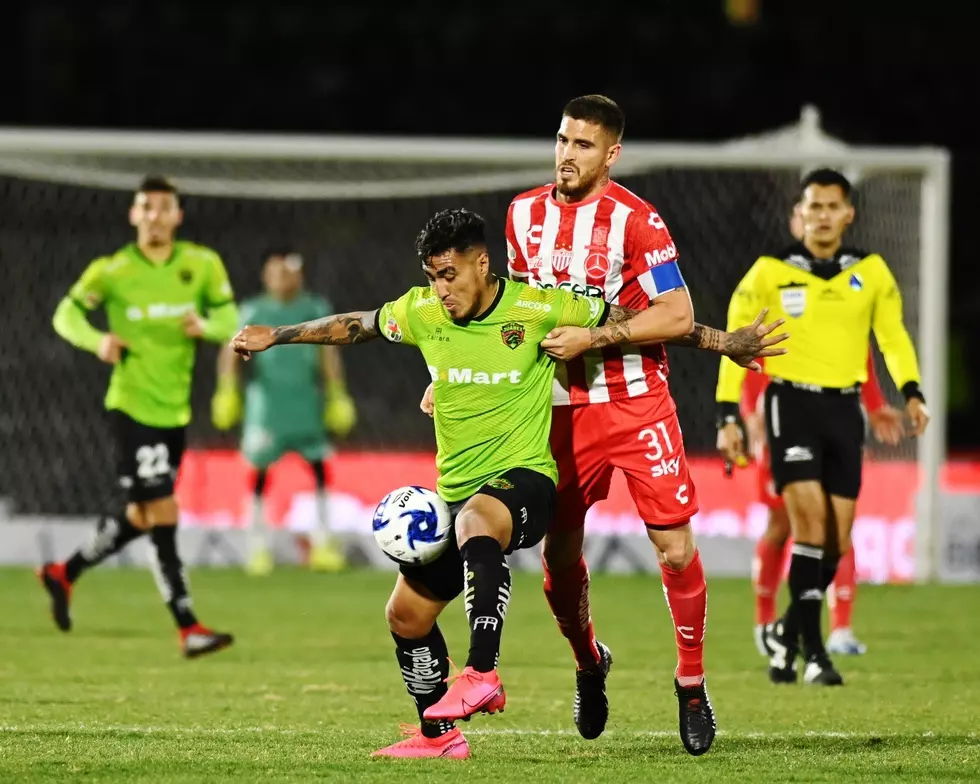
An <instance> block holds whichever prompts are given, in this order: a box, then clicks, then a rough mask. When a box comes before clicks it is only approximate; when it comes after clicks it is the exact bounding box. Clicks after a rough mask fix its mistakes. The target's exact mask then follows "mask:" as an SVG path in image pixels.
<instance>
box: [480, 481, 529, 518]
mask: <svg viewBox="0 0 980 784" xmlns="http://www.w3.org/2000/svg"><path fill="white" fill-rule="evenodd" d="M487 487H492V488H493V489H494V490H513V489H514V483H513V482H511V481H510V480H509V479H504V478H503V477H502V476H498V477H497V478H496V479H491V480H490V481H489V482H487ZM524 514H525V516H526V515H527V511H526V510H525V513H524Z"/></svg>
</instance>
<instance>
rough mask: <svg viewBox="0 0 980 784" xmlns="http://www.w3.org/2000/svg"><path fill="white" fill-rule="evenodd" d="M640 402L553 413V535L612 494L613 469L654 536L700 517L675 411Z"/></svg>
mask: <svg viewBox="0 0 980 784" xmlns="http://www.w3.org/2000/svg"><path fill="white" fill-rule="evenodd" d="M663 408H664V405H663V400H662V399H661V398H659V397H658V396H655V395H644V396H643V397H635V398H630V399H627V400H619V401H615V402H611V403H593V404H591V405H584V406H555V408H554V409H553V418H552V424H551V452H552V454H553V455H554V457H555V461H556V462H557V463H558V503H557V507H556V510H555V516H554V519H553V520H552V523H551V528H552V530H557V531H574V530H577V529H579V528H581V527H582V526H584V525H585V513H586V512H587V511H588V510H589V507H591V506H592V504H594V503H595V502H596V501H602V500H603V499H605V498H606V497H607V496H608V495H609V483H610V481H611V479H612V473H613V469H616V468H618V469H619V470H621V471H622V472H623V473H624V474H625V475H626V484H627V486H628V487H629V491H630V495H631V496H633V502H634V503H635V504H636V511H637V512H638V513H639V515H640V519H642V520H643V522H644V523H645V524H646V525H647V527H648V528H653V529H668V528H678V527H680V526H682V525H684V524H685V523H687V522H688V520H690V518H691V517H692V516H693V515H694V514H695V513H696V512H697V511H698V495H697V491H696V490H695V487H694V481H693V479H692V478H691V474H690V470H689V468H688V464H687V457H686V455H685V454H684V442H683V438H682V436H681V426H680V422H679V421H678V420H677V414H676V412H674V413H671V414H669V415H668V416H666V417H665V416H663Z"/></svg>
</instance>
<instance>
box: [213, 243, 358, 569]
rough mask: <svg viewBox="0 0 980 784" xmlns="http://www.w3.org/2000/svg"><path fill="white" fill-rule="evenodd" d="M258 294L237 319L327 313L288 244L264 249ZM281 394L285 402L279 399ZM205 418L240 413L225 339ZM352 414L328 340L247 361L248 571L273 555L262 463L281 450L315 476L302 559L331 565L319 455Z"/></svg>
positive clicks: (226, 421)
mask: <svg viewBox="0 0 980 784" xmlns="http://www.w3.org/2000/svg"><path fill="white" fill-rule="evenodd" d="M262 284H263V287H264V289H265V293H264V294H262V295H260V296H257V297H254V298H252V299H248V300H245V301H244V302H243V303H242V307H241V317H240V319H239V320H240V322H241V324H242V325H245V324H248V323H259V324H270V325H273V326H278V325H281V324H295V323H296V322H300V321H309V320H313V319H320V318H326V317H327V316H330V315H331V314H332V313H333V309H332V308H331V306H330V304H329V303H328V302H327V301H326V300H325V299H324V298H323V297H319V296H316V295H314V294H310V293H308V292H306V291H304V290H303V259H302V257H301V256H300V255H299V254H298V253H296V252H295V251H294V250H291V249H281V250H277V251H273V252H270V253H268V254H267V255H266V258H265V263H264V265H263V267H262ZM284 398H288V399H289V405H288V406H283V405H282V404H281V401H282V400H283V399H284ZM211 418H212V421H213V422H214V425H215V427H217V428H218V429H219V430H227V429H229V428H231V427H233V426H235V425H236V424H238V422H239V420H240V419H241V418H242V397H241V393H240V392H239V379H238V355H237V354H236V353H235V352H234V351H233V350H232V348H231V347H230V346H226V347H225V349H224V350H222V352H221V354H220V355H219V357H218V388H217V391H216V392H215V394H214V398H213V399H212V402H211ZM355 420H356V412H355V409H354V404H353V402H352V401H351V398H350V396H349V395H348V394H347V390H346V387H345V384H344V376H343V365H342V363H341V359H340V350H339V349H338V348H337V347H336V346H302V347H300V348H297V349H295V350H294V351H275V352H272V353H269V354H262V355H261V356H260V357H257V358H256V361H255V362H254V363H252V373H251V378H250V379H249V381H248V383H247V384H246V387H245V400H244V422H243V425H242V441H241V450H242V454H243V456H244V457H245V459H246V460H247V461H248V463H249V465H251V466H253V467H254V468H255V469H256V472H255V483H254V485H253V497H252V508H251V512H250V519H249V528H248V533H249V537H248V538H249V545H248V547H249V554H248V562H247V568H248V571H249V572H250V573H251V574H259V575H261V574H268V573H269V572H270V571H271V570H272V566H273V560H272V556H271V554H270V552H269V547H268V544H267V542H266V537H265V524H264V517H263V511H262V506H263V505H262V493H263V490H264V488H265V484H266V472H267V470H268V469H269V467H270V466H271V465H272V464H273V463H275V462H276V461H277V460H278V459H279V458H280V457H282V456H283V455H284V454H286V453H287V452H296V453H298V454H299V455H301V456H302V457H303V458H304V459H305V460H306V461H307V463H309V466H310V469H311V471H312V473H313V476H314V478H315V480H316V514H317V520H316V527H315V529H314V531H313V536H312V542H311V544H312V547H311V549H310V556H309V565H310V567H311V568H313V569H320V570H326V571H335V570H337V569H340V568H342V567H343V566H344V556H343V553H342V552H341V551H340V549H339V547H338V546H337V543H336V542H335V541H334V540H332V539H331V537H330V535H329V516H328V503H327V501H328V499H327V476H326V468H325V466H324V459H325V458H327V457H328V456H329V451H330V443H329V440H328V433H332V434H333V435H335V436H338V437H341V438H342V437H343V436H345V435H347V433H349V432H350V430H351V428H352V427H353V426H354V424H355Z"/></svg>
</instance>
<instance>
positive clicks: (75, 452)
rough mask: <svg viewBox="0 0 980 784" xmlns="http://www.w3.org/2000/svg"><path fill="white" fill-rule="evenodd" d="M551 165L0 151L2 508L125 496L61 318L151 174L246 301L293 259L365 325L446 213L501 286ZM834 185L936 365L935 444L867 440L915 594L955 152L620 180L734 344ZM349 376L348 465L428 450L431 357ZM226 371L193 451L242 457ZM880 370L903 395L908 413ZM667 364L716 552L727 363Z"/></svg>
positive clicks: (856, 238) (200, 419)
mask: <svg viewBox="0 0 980 784" xmlns="http://www.w3.org/2000/svg"><path fill="white" fill-rule="evenodd" d="M804 130H805V129H804ZM552 154H553V153H552V150H551V145H550V143H549V142H548V141H547V140H544V141H527V142H525V141H504V140H463V139H399V138H360V137H323V138H319V137H317V138H314V137H283V136H278V137H263V136H249V135H234V134H226V135H206V134H173V133H109V132H105V133H103V132H48V131H14V130H8V131H3V132H0V210H2V215H3V221H2V224H0V252H2V262H3V268H4V280H5V285H4V303H5V306H4V308H3V309H2V311H0V324H2V329H3V334H4V335H5V336H6V340H5V347H4V350H3V353H2V361H0V367H2V372H0V421H2V422H3V434H4V449H3V450H2V451H0V496H6V497H9V498H12V499H13V502H14V503H15V505H16V507H17V508H18V509H19V510H21V511H24V512H36V513H46V514H79V513H82V512H85V513H89V512H93V511H98V509H99V508H100V505H102V504H103V503H104V489H105V488H106V487H111V486H112V481H113V472H112V465H113V461H112V458H111V449H112V445H111V443H110V442H109V440H108V434H107V429H106V428H105V427H104V423H103V421H102V419H101V417H100V414H99V411H100V400H101V395H102V393H103V390H104V384H105V382H106V379H107V373H108V371H107V369H106V368H105V366H102V365H100V363H98V362H95V361H93V359H92V358H91V357H88V356H84V355H81V354H80V353H79V352H76V351H73V350H71V349H70V348H69V347H67V346H65V345H64V344H63V343H62V342H61V341H60V339H59V338H57V336H55V335H54V333H53V331H52V330H51V327H50V320H51V315H52V312H53V310H54V307H55V305H56V303H57V302H58V300H59V299H60V298H61V297H62V296H63V295H64V293H65V292H66V291H67V289H68V287H69V286H70V285H71V283H72V282H73V281H74V280H75V279H76V278H77V276H78V275H79V274H80V273H81V271H82V270H83V269H84V267H85V265H86V264H87V263H88V262H89V261H90V260H91V259H93V258H95V257H97V256H100V255H103V254H106V253H108V252H111V251H112V250H114V249H116V248H118V247H120V246H122V245H123V244H125V243H126V242H128V241H130V240H131V238H132V229H131V228H130V227H129V225H128V220H127V209H128V206H129V204H130V199H131V194H132V191H133V189H134V187H135V185H136V183H137V182H138V180H139V179H140V177H141V176H142V175H144V174H147V173H161V174H165V175H167V176H169V177H172V178H173V179H174V180H175V182H176V183H177V185H178V186H179V187H180V188H181V191H182V193H183V194H184V206H185V212H186V219H185V224H184V227H183V228H182V230H181V235H182V236H183V237H185V238H187V239H193V240H194V241H197V242H201V243H203V244H206V245H209V246H211V247H214V248H215V249H216V250H218V251H219V252H220V253H221V254H222V256H223V258H224V259H225V262H226V264H227V266H228V269H229V272H230V275H231V278H232V282H233V284H234V286H235V289H236V292H237V294H238V296H239V298H240V299H241V298H245V297H247V296H251V295H253V294H256V293H257V292H258V290H259V287H260V280H259V269H260V265H261V261H262V258H261V257H262V253H263V251H264V250H265V249H268V248H270V247H272V246H279V245H283V244H289V245H293V246H295V248H296V249H297V250H299V251H300V252H301V253H302V254H303V256H304V257H305V260H306V275H307V280H308V285H309V287H310V288H312V289H313V290H316V291H318V292H322V293H324V294H326V295H327V297H328V298H329V299H330V300H331V301H332V302H333V304H334V306H335V308H336V309H337V310H360V309H368V308H373V307H376V306H377V305H379V304H381V303H383V302H384V301H386V300H388V299H391V298H393V297H395V296H397V295H399V294H401V293H402V292H403V291H404V290H405V289H406V288H408V287H409V286H412V285H418V284H419V283H421V282H422V278H421V275H420V273H419V270H418V265H417V261H416V259H415V256H414V251H413V241H414V238H415V235H416V234H417V232H418V230H419V229H420V227H421V226H422V225H423V223H424V222H425V220H426V218H427V217H428V216H429V215H430V214H431V213H433V212H434V211H435V210H437V209H441V208H444V207H451V206H465V207H469V208H471V209H474V210H476V211H477V212H479V213H480V214H481V215H483V217H484V218H485V219H486V220H487V223H488V226H489V230H490V233H491V237H492V247H491V255H492V260H493V263H494V265H495V267H496V269H497V271H498V272H500V273H503V272H504V271H505V264H506V256H505V253H504V242H503V228H504V220H505V216H506V211H507V206H508V204H509V202H510V200H511V198H513V196H514V195H515V194H516V193H518V192H520V191H522V190H525V189H527V188H530V187H533V186H536V185H538V184H541V183H544V182H548V181H549V180H550V178H551V176H552V166H551V159H552ZM817 165H828V166H834V167H837V168H840V169H841V170H843V171H845V173H847V174H849V175H851V176H852V177H853V178H854V179H855V181H856V184H857V194H858V195H857V205H858V210H859V217H858V220H857V222H856V225H855V226H854V227H853V229H852V232H851V235H850V238H849V242H850V243H851V244H855V245H858V246H861V247H865V248H867V249H870V250H873V251H877V252H880V253H881V254H882V255H883V256H884V257H885V258H886V260H887V261H888V262H889V264H890V266H891V268H892V270H893V271H894V273H895V275H896V277H897V279H898V282H899V284H900V286H901V289H902V292H903V295H904V298H905V316H906V323H907V324H908V326H909V330H910V332H911V334H912V337H913V339H914V341H915V343H916V345H917V347H918V349H919V355H920V359H921V363H922V367H923V375H924V388H925V393H926V395H927V399H928V401H929V405H930V409H931V411H932V413H933V416H934V421H933V425H932V427H931V429H930V430H929V433H928V435H927V436H926V437H925V438H924V439H921V440H920V441H919V442H918V443H915V442H912V441H906V442H905V443H904V444H903V445H902V446H901V447H899V448H886V447H882V446H880V445H876V444H874V443H872V442H871V441H869V445H868V449H869V455H870V470H869V472H868V475H867V482H866V492H867V494H868V498H869V502H868V504H867V505H866V509H867V515H866V517H867V516H874V515H878V516H880V517H888V518H894V519H895V520H906V521H912V520H914V521H915V522H913V523H912V529H913V534H914V533H915V529H916V525H917V535H918V541H917V542H915V548H916V552H917V557H916V561H917V568H918V576H919V577H920V578H927V577H929V576H931V575H932V573H933V568H934V566H935V561H936V547H937V542H936V537H935V536H934V535H933V534H934V532H935V530H937V529H936V526H937V524H938V520H937V516H938V514H939V498H938V493H939V472H940V468H941V465H942V463H943V461H944V459H945V450H944V433H943V424H944V405H943V404H944V397H945V396H944V379H945V368H944V361H945V342H946V326H945V325H946V318H945V309H946V270H947V259H946V231H947V229H946V221H947V203H946V200H947V182H948V180H947V178H948V174H947V172H948V159H947V156H946V154H945V153H944V152H943V151H938V150H931V149H908V150H896V149H877V148H863V147H849V146H846V145H843V144H840V143H836V142H833V141H832V140H828V139H826V137H823V136H822V135H820V134H819V132H814V131H813V129H812V128H811V129H810V132H809V133H806V132H801V131H800V129H799V128H794V129H792V130H789V131H786V132H784V133H775V134H771V135H766V136H762V137H758V138H754V139H743V140H738V141H734V142H730V143H725V144H710V145H703V144H701V145H692V144H652V143H645V142H633V141H629V142H628V143H627V144H626V146H625V149H624V153H623V156H622V158H621V160H620V162H619V163H618V164H617V166H616V169H615V170H614V174H615V176H616V177H617V179H618V180H619V181H620V182H622V183H623V184H624V185H626V186H627V187H628V188H630V189H631V190H633V191H634V192H635V193H637V194H639V195H640V196H642V197H644V198H645V199H648V200H649V201H651V202H653V203H654V204H656V205H657V207H658V209H659V211H660V213H661V215H662V216H664V218H665V219H666V220H667V222H668V225H669V226H670V229H671V232H672V234H673V236H674V238H675V240H676V242H677V244H678V247H679V249H680V252H681V263H682V266H683V270H684V274H685V278H686V280H687V282H688V285H689V287H690V290H691V295H692V298H693V300H694V305H695V312H696V314H697V318H698V320H699V321H702V322H704V323H708V324H711V325H716V326H723V325H724V323H725V317H726V309H727V305H728V301H729V298H730V296H731V293H732V291H733V289H734V287H735V285H736V283H737V282H738V280H739V278H740V277H741V276H742V275H743V274H744V272H745V271H746V270H747V269H748V267H749V266H750V265H751V264H752V262H753V261H754V259H755V258H756V257H757V256H759V255H760V254H763V253H772V252H776V251H778V250H780V249H781V248H783V247H784V246H786V245H787V244H788V243H789V242H790V238H789V235H788V219H789V212H790V208H791V205H792V202H793V200H794V198H795V196H796V191H797V187H798V182H799V179H800V175H801V172H802V171H803V170H804V169H806V168H808V167H812V166H817ZM355 352H356V353H355ZM344 359H345V362H346V369H347V375H348V378H349V383H350V386H351V389H352V390H353V393H354V395H355V397H356V400H357V405H358V408H359V413H360V421H359V424H358V426H357V428H356V430H355V432H354V433H353V434H352V436H351V437H350V438H349V439H348V441H347V442H346V445H345V448H346V449H348V450H354V451H359V452H366V453H383V454H392V453H402V452H404V453H412V452H418V451H423V452H424V451H426V450H431V449H432V447H433V437H432V427H431V422H430V421H429V420H428V419H427V418H426V417H424V416H421V415H420V413H419V411H418V405H417V404H418V400H419V397H420V395H421V393H422V391H423V389H424V387H425V385H426V382H427V373H426V371H425V368H424V364H423V362H422V360H421V358H420V357H418V356H417V355H415V354H414V353H413V352H411V351H406V350H404V349H401V350H399V349H392V348H391V347H389V346H384V345H369V346H364V347H358V348H356V349H354V350H353V351H349V352H347V353H346V354H345V355H344ZM213 360H214V353H213V349H210V350H206V351H204V352H202V355H201V358H200V360H199V363H198V371H197V379H196V383H195V393H194V396H195V397H194V407H195V411H196V417H195V420H194V422H193V424H192V426H191V430H190V434H189V436H190V442H191V444H192V446H194V447H196V448H199V449H205V448H215V447H231V446H234V444H235V441H234V436H233V435H229V434H220V433H217V432H216V431H214V430H213V429H212V428H211V425H210V422H209V418H208V416H207V412H208V401H209V396H210V394H211V392H212V390H213V382H214V361H213ZM878 361H879V367H880V373H879V376H880V378H881V379H882V382H883V384H884V386H885V389H886V393H887V394H888V396H889V398H890V400H891V401H892V402H893V403H894V404H895V405H898V406H901V403H900V396H899V395H898V394H897V392H896V390H895V388H894V385H893V384H892V383H891V380H890V379H889V378H888V375H887V371H886V370H885V369H884V366H883V364H882V363H881V361H880V356H879V357H878ZM670 362H671V368H672V370H671V387H672V390H673V393H674V395H675V397H676V398H677V401H678V406H679V408H680V415H681V421H682V424H683V428H684V434H685V439H686V442H687V448H688V451H689V452H690V453H691V454H692V455H694V456H696V457H700V458H702V460H701V463H703V473H704V475H705V476H706V477H710V478H706V479H704V480H703V481H702V482H701V483H702V485H704V489H703V490H702V493H701V495H702V506H703V507H705V508H707V509H708V510H709V511H710V510H711V509H715V508H717V510H718V514H716V515H714V516H711V515H710V514H709V513H708V512H706V513H705V514H704V515H702V517H703V526H704V529H705V530H704V533H703V535H706V536H711V535H728V534H730V533H733V531H732V528H731V526H732V524H731V523H730V518H726V517H725V516H724V515H723V514H722V512H724V511H725V508H726V507H725V503H727V502H726V501H725V499H724V498H718V497H717V496H718V495H722V496H725V495H732V497H734V496H735V495H738V493H737V492H736V490H735V489H734V488H736V487H741V486H742V485H741V484H739V483H737V482H736V483H734V484H732V483H729V484H725V483H724V482H723V481H721V480H717V481H716V477H719V476H720V475H721V468H720V465H719V464H718V463H717V458H715V457H714V444H715V430H714V415H713V411H714V403H713V399H714V389H715V381H716V377H717V369H718V363H717V361H716V360H715V358H714V357H711V356H707V355H705V354H703V353H700V352H692V351H687V350H672V351H671V352H670ZM895 483H899V484H900V485H901V487H899V486H897V485H896V484H895ZM916 488H918V489H919V491H918V493H916ZM896 494H897V495H900V496H901V499H897V500H896ZM889 496H891V498H892V500H891V501H889ZM874 499H877V500H874ZM732 503H734V502H732ZM740 503H741V502H740ZM903 504H904V505H905V508H900V507H902V505H903ZM613 511H615V510H613ZM740 514H741V513H740ZM746 514H748V513H746ZM613 516H614V515H613ZM869 519H870V517H869ZM726 521H727V522H726ZM610 525H612V523H610ZM746 525H748V524H746ZM754 525H755V527H756V528H757V527H758V523H757V522H756V523H755V524H754ZM750 527H751V526H750ZM868 530H869V531H870V528H869V529H868ZM747 532H748V529H747V528H745V527H744V526H743V528H741V529H739V533H743V534H744V533H747ZM889 536H890V534H889ZM909 538H914V537H913V535H912V534H910V535H909ZM875 546H882V547H896V546H899V544H896V542H895V541H892V540H891V539H889V540H888V541H883V542H881V543H879V544H878V545H875ZM911 546H912V542H911V541H910V542H909V547H910V548H911ZM909 552H911V549H910V550H909ZM909 557H910V558H911V556H909ZM879 576H881V575H879ZM889 576H893V575H884V577H885V578H887V577H889ZM909 576H911V575H909Z"/></svg>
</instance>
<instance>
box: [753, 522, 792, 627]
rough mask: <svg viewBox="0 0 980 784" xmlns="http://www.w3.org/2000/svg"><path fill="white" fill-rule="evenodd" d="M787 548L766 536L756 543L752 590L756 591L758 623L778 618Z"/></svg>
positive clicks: (756, 617)
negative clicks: (778, 597)
mask: <svg viewBox="0 0 980 784" xmlns="http://www.w3.org/2000/svg"><path fill="white" fill-rule="evenodd" d="M785 549H786V548H785V545H776V544H773V543H772V542H769V541H767V540H766V539H764V538H763V539H759V541H758V542H756V544H755V558H754V559H753V560H752V590H753V591H754V592H755V622H756V625H759V624H763V623H772V622H773V621H774V620H776V594H777V593H778V592H779V583H780V582H781V581H782V578H783V561H784V556H783V553H784V552H785Z"/></svg>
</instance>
